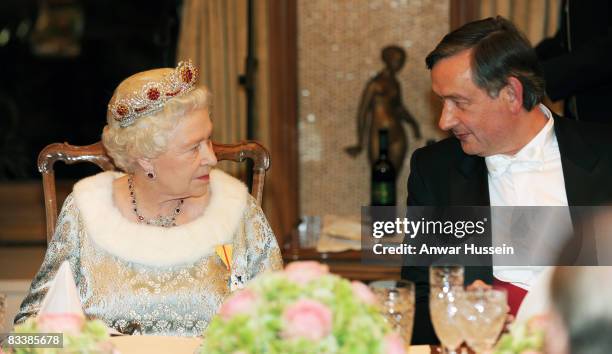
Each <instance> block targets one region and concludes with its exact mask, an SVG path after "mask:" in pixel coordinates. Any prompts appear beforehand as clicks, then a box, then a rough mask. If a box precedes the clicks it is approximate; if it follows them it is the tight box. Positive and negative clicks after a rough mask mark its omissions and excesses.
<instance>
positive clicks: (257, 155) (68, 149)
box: [38, 141, 270, 243]
mask: <svg viewBox="0 0 612 354" xmlns="http://www.w3.org/2000/svg"><path fill="white" fill-rule="evenodd" d="M213 149H214V151H215V154H216V155H217V159H218V160H219V161H223V160H230V161H235V162H243V161H245V160H246V159H250V160H252V161H253V185H252V187H251V194H252V195H253V197H254V198H255V199H256V200H257V203H258V204H259V205H261V199H262V197H263V188H264V182H265V178H266V171H267V170H268V169H269V168H270V153H268V150H266V148H265V147H263V146H262V145H261V144H259V143H257V142H255V141H245V142H241V143H238V144H217V143H213ZM57 161H63V162H64V163H66V164H74V163H80V162H89V163H93V164H96V165H98V167H100V168H101V169H102V170H104V171H113V170H117V168H116V167H115V165H114V164H113V162H112V160H111V158H110V157H109V156H108V155H107V154H106V151H105V149H104V146H103V145H102V143H101V142H97V143H95V144H92V145H87V146H75V145H70V144H68V143H63V144H62V143H54V144H50V145H47V146H46V147H45V148H44V149H43V150H42V151H41V152H40V154H39V155H38V171H40V173H41V174H42V178H43V192H44V196H45V219H46V223H47V243H48V242H49V241H50V240H51V237H53V233H54V232H55V223H56V222H57V193H56V190H55V171H54V169H53V166H54V164H55V162H57Z"/></svg>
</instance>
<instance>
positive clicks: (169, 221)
mask: <svg viewBox="0 0 612 354" xmlns="http://www.w3.org/2000/svg"><path fill="white" fill-rule="evenodd" d="M128 189H129V190H130V198H131V199H132V210H134V214H136V218H137V219H138V222H139V223H144V224H147V225H154V226H161V227H172V226H176V217H177V216H178V214H180V212H181V207H182V206H183V203H185V199H180V200H179V201H178V203H177V204H176V207H174V211H173V212H172V214H170V215H158V216H157V217H156V218H153V219H145V218H144V216H142V215H140V213H139V212H138V206H137V204H136V192H135V191H134V176H133V175H129V176H128Z"/></svg>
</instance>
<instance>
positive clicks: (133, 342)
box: [111, 336, 430, 354]
mask: <svg viewBox="0 0 612 354" xmlns="http://www.w3.org/2000/svg"><path fill="white" fill-rule="evenodd" d="M111 342H112V343H113V345H114V346H115V348H116V349H117V350H118V351H119V352H120V353H121V354H168V353H172V354H193V353H194V351H195V350H196V349H197V348H198V346H199V345H200V343H201V342H202V339H201V338H181V337H156V336H122V337H113V338H111ZM410 354H430V350H429V346H427V345H417V346H412V347H410Z"/></svg>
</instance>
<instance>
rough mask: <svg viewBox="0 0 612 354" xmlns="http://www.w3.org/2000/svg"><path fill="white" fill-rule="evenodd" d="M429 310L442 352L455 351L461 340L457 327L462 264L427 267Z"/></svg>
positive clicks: (461, 291)
mask: <svg viewBox="0 0 612 354" xmlns="http://www.w3.org/2000/svg"><path fill="white" fill-rule="evenodd" d="M429 285H430V286H429V312H430V315H431V322H432V324H433V327H434V330H435V332H436V335H437V336H438V339H440V343H441V344H442V352H443V353H456V350H457V348H459V346H460V345H461V343H462V342H463V336H462V334H461V329H460V328H459V322H458V313H459V303H458V301H459V299H460V297H461V296H462V294H463V267H462V266H432V267H430V268H429Z"/></svg>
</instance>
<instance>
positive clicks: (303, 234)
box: [298, 215, 321, 248]
mask: <svg viewBox="0 0 612 354" xmlns="http://www.w3.org/2000/svg"><path fill="white" fill-rule="evenodd" d="M320 234H321V217H320V216H310V215H305V216H303V217H302V220H301V221H300V224H299V225H298V235H299V240H300V247H301V248H315V247H316V246H317V242H319V237H320Z"/></svg>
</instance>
